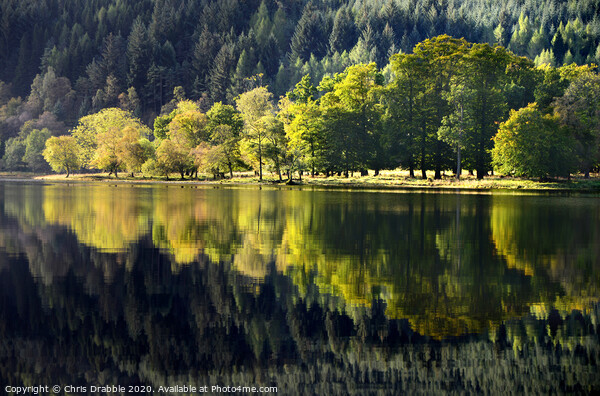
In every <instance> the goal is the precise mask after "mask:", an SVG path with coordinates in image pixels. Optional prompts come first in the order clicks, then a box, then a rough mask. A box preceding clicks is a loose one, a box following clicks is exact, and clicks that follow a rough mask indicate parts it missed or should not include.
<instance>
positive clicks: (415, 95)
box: [382, 54, 426, 178]
mask: <svg viewBox="0 0 600 396" xmlns="http://www.w3.org/2000/svg"><path fill="white" fill-rule="evenodd" d="M390 63H391V66H392V71H393V73H394V78H393V80H392V81H391V82H390V84H388V86H387V87H386V92H384V95H383V97H382V100H383V104H384V107H385V109H386V114H385V121H386V132H387V134H388V136H389V138H388V140H389V148H388V149H389V151H390V156H391V157H392V158H395V159H396V163H397V164H400V165H402V166H404V167H405V168H408V171H409V177H411V178H414V177H415V167H416V164H417V156H418V155H419V150H418V146H417V132H418V130H419V125H420V124H422V123H420V122H419V118H420V117H421V116H422V113H421V111H422V110H423V106H421V101H422V100H423V95H422V91H423V90H424V83H425V77H424V76H425V74H426V67H425V66H426V65H425V64H424V62H423V61H422V60H421V59H420V58H419V57H417V56H416V55H414V54H409V55H407V54H395V55H393V56H392V58H391V59H390ZM421 162H423V161H421ZM423 165H424V164H423Z"/></svg>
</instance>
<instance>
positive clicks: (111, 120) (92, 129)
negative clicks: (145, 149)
mask: <svg viewBox="0 0 600 396" xmlns="http://www.w3.org/2000/svg"><path fill="white" fill-rule="evenodd" d="M126 127H131V128H133V129H134V130H136V131H137V133H139V134H140V136H150V129H149V128H148V127H147V126H145V125H144V124H142V123H141V122H140V120H139V119H137V118H135V117H133V116H132V115H131V113H129V112H126V111H124V110H121V109H118V108H108V109H103V110H101V111H99V112H98V113H95V114H91V115H89V116H85V117H83V118H81V119H80V120H79V124H78V125H77V127H76V128H75V129H74V130H73V137H74V138H75V140H76V141H77V144H78V145H79V147H81V150H80V156H81V158H80V162H81V165H82V166H83V167H87V166H90V165H92V160H93V159H94V155H95V151H96V149H98V148H99V147H100V146H101V144H102V146H103V147H104V149H103V150H104V151H105V153H104V154H103V155H102V157H103V158H108V157H106V156H107V155H108V156H110V155H113V154H114V153H115V152H116V148H115V146H116V140H117V139H118V135H119V134H120V133H121V131H123V129H125V128H126ZM100 137H103V138H106V139H108V141H107V142H101V141H100V140H101V138H100ZM106 144H110V145H111V148H110V149H107V147H106ZM107 150H108V152H110V153H108V152H107ZM111 161H112V160H108V162H111ZM100 162H102V163H103V165H102V166H101V168H105V167H104V166H105V165H107V164H108V163H107V162H105V161H104V159H103V160H101V161H100ZM96 164H98V162H96Z"/></svg>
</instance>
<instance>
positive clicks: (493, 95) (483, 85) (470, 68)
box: [465, 44, 511, 179]
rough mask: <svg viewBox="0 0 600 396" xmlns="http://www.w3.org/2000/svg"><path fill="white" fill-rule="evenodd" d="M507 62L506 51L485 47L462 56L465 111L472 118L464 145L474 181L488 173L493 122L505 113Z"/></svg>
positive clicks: (495, 127) (477, 48)
mask: <svg viewBox="0 0 600 396" xmlns="http://www.w3.org/2000/svg"><path fill="white" fill-rule="evenodd" d="M510 60H511V55H510V54H509V52H508V51H506V49H504V48H502V47H500V46H496V47H492V46H490V45H489V44H474V45H473V47H472V48H471V49H470V51H469V53H468V54H467V55H466V57H465V61H466V62H465V69H466V73H467V74H468V76H469V78H468V79H467V80H466V82H465V84H466V86H467V87H468V88H469V89H471V90H472V100H471V101H470V103H469V104H468V111H469V112H471V113H470V114H471V115H470V116H471V117H472V119H473V124H472V125H473V126H472V128H471V129H470V130H468V131H467V134H466V135H465V146H466V151H467V152H468V154H469V155H470V156H471V158H473V160H472V161H473V167H474V168H475V170H476V171H477V178H478V179H483V177H484V175H485V174H487V172H488V171H489V170H490V165H491V157H490V152H491V149H492V137H493V136H494V135H495V134H496V131H497V123H498V122H499V121H501V120H502V118H503V117H504V116H505V114H506V100H505V97H504V93H503V91H502V87H503V84H504V82H505V80H506V74H505V70H506V66H507V65H508V63H509V62H510Z"/></svg>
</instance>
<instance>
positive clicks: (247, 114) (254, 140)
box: [236, 87, 273, 181]
mask: <svg viewBox="0 0 600 396" xmlns="http://www.w3.org/2000/svg"><path fill="white" fill-rule="evenodd" d="M272 96H273V94H271V93H270V92H269V91H268V90H267V88H266V87H258V88H254V89H253V90H251V91H248V92H245V93H243V94H241V95H240V96H238V97H237V99H236V106H237V109H238V111H239V112H240V113H241V114H242V118H243V120H244V132H245V137H244V138H245V140H246V141H247V142H248V144H249V148H250V150H251V154H253V155H256V156H257V159H258V177H259V180H260V181H262V177H263V172H262V169H263V144H264V140H265V137H266V133H267V130H266V124H265V123H264V122H263V118H264V117H267V116H269V115H271V114H272V112H273V104H272V103H271V98H272Z"/></svg>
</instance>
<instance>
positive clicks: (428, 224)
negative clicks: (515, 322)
mask: <svg viewBox="0 0 600 396" xmlns="http://www.w3.org/2000/svg"><path fill="white" fill-rule="evenodd" d="M3 199H4V210H5V215H7V216H9V217H10V218H11V219H13V220H11V221H12V223H11V224H14V227H17V228H18V229H19V231H18V232H16V233H15V232H13V231H12V230H11V231H7V232H5V233H2V235H0V245H1V246H2V247H3V249H4V251H6V252H14V253H20V252H24V253H26V255H27V257H28V258H29V262H30V268H31V271H32V274H37V275H38V276H41V277H42V278H43V279H45V282H46V283H47V284H51V283H52V281H53V279H54V278H55V277H64V276H66V275H67V273H68V271H69V268H72V269H73V270H74V271H75V273H77V274H81V273H85V271H88V272H89V268H87V269H86V270H85V271H84V270H83V269H75V268H74V267H76V266H77V265H80V266H82V264H79V263H78V262H79V261H80V260H82V258H81V257H80V256H78V254H81V253H67V251H70V252H77V251H78V247H77V246H76V241H75V240H74V238H71V239H68V240H69V242H68V243H67V242H66V241H67V239H65V237H64V236H61V232H62V230H64V229H65V228H67V229H69V230H70V231H71V232H72V235H74V236H76V238H77V240H78V241H79V243H82V244H84V245H87V246H88V247H89V248H91V252H90V253H86V254H88V255H89V257H90V259H91V260H92V261H93V266H94V268H97V269H98V270H100V271H104V275H103V276H104V277H105V278H113V277H114V276H115V274H116V273H117V272H118V271H119V270H120V268H122V267H125V269H126V270H129V269H130V266H131V263H132V260H134V259H135V255H134V253H135V252H130V250H131V249H134V247H135V245H136V242H138V241H139V240H144V241H146V242H147V243H152V244H153V246H154V247H155V248H157V249H159V250H160V251H161V252H163V253H168V256H169V257H170V261H171V266H172V268H173V269H176V270H177V271H180V270H182V269H183V268H184V267H186V266H187V265H189V264H192V263H194V262H202V263H203V265H205V264H206V263H207V262H211V263H221V264H227V265H231V268H233V269H235V270H236V271H237V273H238V274H240V275H242V276H244V277H247V278H249V279H251V282H254V283H262V282H264V281H265V279H266V278H268V277H269V276H271V275H272V274H273V271H275V272H277V273H279V274H285V275H287V276H288V277H289V278H290V279H291V280H292V282H293V283H294V284H295V286H296V287H297V291H295V292H294V295H295V296H297V297H300V298H304V297H306V296H307V294H308V293H312V292H313V291H314V290H318V292H319V293H320V294H321V295H322V296H325V295H333V296H336V297H338V298H339V300H341V301H343V302H344V304H345V305H346V306H347V307H350V306H352V307H355V308H361V309H362V308H372V305H373V302H374V301H380V302H381V303H382V304H383V306H385V315H386V316H387V317H388V318H392V319H407V320H409V322H410V324H411V327H412V329H413V330H415V331H417V332H419V333H420V334H424V335H428V336H431V337H434V338H437V339H442V338H445V337H448V336H459V335H463V334H467V333H481V332H482V331H484V330H485V329H489V328H496V327H498V326H499V325H500V324H501V323H503V322H505V321H506V320H508V319H511V318H515V317H521V316H523V315H525V314H526V313H528V312H536V314H539V313H540V312H544V310H546V311H548V310H550V309H551V308H552V307H561V309H562V310H564V312H569V311H570V310H572V309H583V308H585V307H587V306H589V304H590V303H591V302H594V301H597V300H598V295H599V293H598V288H599V285H600V279H599V276H600V275H599V274H598V271H597V270H596V269H595V268H596V267H597V262H598V257H599V256H600V251H599V249H600V248H599V247H598V245H597V243H595V241H597V240H599V239H600V238H599V231H598V224H599V223H600V222H599V221H598V210H597V209H595V210H590V208H589V207H588V206H586V205H584V204H583V203H585V202H587V201H585V202H583V203H581V202H580V203H578V204H577V205H575V206H573V207H571V206H569V205H565V204H564V203H563V202H561V199H560V198H556V201H553V200H548V201H544V200H543V199H542V198H536V199H534V200H532V199H533V198H531V197H528V199H525V198H524V197H511V196H499V197H496V196H477V195H462V196H461V195H450V194H440V195H438V194H390V193H380V194H377V193H366V192H357V193H345V192H312V191H298V190H285V189H283V190H275V189H213V188H210V189H196V188H189V187H184V188H181V187H173V186H169V187H165V186H154V187H129V186H119V187H110V186H107V185H75V186H63V185H50V186H41V185H35V186H25V187H23V186H16V187H15V186H13V187H12V188H6V187H5V188H4V198H3ZM553 202H555V203H553ZM556 202H558V204H557V203H556ZM555 205H558V206H560V208H558V209H560V210H558V209H557V210H556V211H555V210H554V209H555V208H554V206H555ZM36 208H38V209H36ZM40 208H41V209H40ZM554 212H556V216H555V217H554V218H552V219H549V218H548V216H547V214H548V213H554ZM575 225H577V227H575ZM557 229H558V230H564V232H563V233H562V234H561V233H558V232H556V230H557ZM14 234H16V236H15V235H14ZM556 234H559V235H556ZM130 253H131V254H130ZM86 259H87V256H86ZM94 276H97V275H94ZM257 290H258V289H257ZM290 293H291V292H290ZM557 296H558V297H559V298H557ZM342 305H343V304H342ZM543 307H546V308H543ZM540 315H541V314H540ZM255 347H256V348H258V346H256V345H255Z"/></svg>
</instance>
